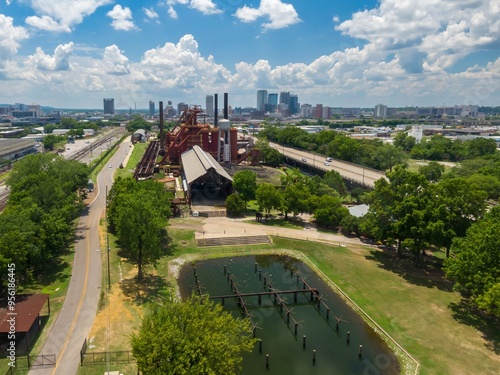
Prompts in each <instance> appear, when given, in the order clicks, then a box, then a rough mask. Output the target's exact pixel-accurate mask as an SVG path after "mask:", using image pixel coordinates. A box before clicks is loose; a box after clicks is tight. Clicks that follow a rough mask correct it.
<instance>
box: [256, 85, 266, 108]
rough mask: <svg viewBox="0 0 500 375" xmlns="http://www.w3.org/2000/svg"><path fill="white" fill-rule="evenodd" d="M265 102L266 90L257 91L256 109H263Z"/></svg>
mask: <svg viewBox="0 0 500 375" xmlns="http://www.w3.org/2000/svg"><path fill="white" fill-rule="evenodd" d="M267 103H268V99H267V90H259V91H257V111H265V109H266V104H267Z"/></svg>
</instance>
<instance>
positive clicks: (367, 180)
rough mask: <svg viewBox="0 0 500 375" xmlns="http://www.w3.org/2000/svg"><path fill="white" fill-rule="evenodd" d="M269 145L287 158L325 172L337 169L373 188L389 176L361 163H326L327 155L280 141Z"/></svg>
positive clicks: (340, 161) (344, 174)
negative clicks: (285, 144)
mask: <svg viewBox="0 0 500 375" xmlns="http://www.w3.org/2000/svg"><path fill="white" fill-rule="evenodd" d="M269 146H271V147H273V148H275V149H276V150H278V151H279V152H280V153H282V154H283V155H285V156H286V157H287V158H289V159H292V160H294V161H296V162H297V163H303V164H304V165H307V166H309V167H313V168H316V169H319V170H322V171H325V172H328V171H331V170H335V171H337V172H338V173H340V175H341V176H342V177H343V178H344V179H346V180H349V181H352V182H354V183H356V184H359V185H361V186H365V187H369V188H373V187H374V185H375V181H377V180H379V179H381V178H387V177H386V176H385V173H384V172H382V171H378V170H376V169H372V168H367V167H364V166H362V165H359V164H354V163H350V162H346V161H343V160H338V159H333V160H332V161H331V162H328V164H329V165H325V159H326V157H325V156H324V155H320V154H315V153H313V152H309V151H305V150H299V149H295V148H292V147H286V146H283V145H280V144H278V143H274V142H269Z"/></svg>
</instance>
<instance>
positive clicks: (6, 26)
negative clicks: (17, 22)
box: [0, 14, 29, 66]
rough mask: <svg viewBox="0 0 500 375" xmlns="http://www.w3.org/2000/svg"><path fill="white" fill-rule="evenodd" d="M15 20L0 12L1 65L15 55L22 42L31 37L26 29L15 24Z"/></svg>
mask: <svg viewBox="0 0 500 375" xmlns="http://www.w3.org/2000/svg"><path fill="white" fill-rule="evenodd" d="M13 21H14V20H13V18H12V17H7V16H5V15H3V14H0V66H1V65H2V62H3V61H5V60H7V59H9V58H11V57H12V56H13V55H15V54H16V53H17V50H18V49H19V47H20V46H21V42H22V41H23V40H25V39H28V37H29V34H28V32H27V31H26V29H25V28H24V27H21V26H14V23H13Z"/></svg>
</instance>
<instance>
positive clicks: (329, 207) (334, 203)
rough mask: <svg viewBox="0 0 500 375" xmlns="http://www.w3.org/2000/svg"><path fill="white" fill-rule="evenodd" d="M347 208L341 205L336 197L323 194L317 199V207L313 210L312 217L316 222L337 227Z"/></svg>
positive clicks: (347, 212) (345, 214)
mask: <svg viewBox="0 0 500 375" xmlns="http://www.w3.org/2000/svg"><path fill="white" fill-rule="evenodd" d="M348 214H349V210H348V209H347V208H345V207H344V206H343V205H342V202H341V201H340V199H339V198H337V197H332V196H328V195H324V196H322V197H320V199H319V205H318V208H316V209H315V210H314V218H315V220H316V222H317V223H318V224H321V225H324V226H327V227H338V226H339V225H340V222H341V221H342V219H343V218H344V217H346V216H347V215H348Z"/></svg>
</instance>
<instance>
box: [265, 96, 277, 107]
mask: <svg viewBox="0 0 500 375" xmlns="http://www.w3.org/2000/svg"><path fill="white" fill-rule="evenodd" d="M267 102H268V103H269V104H271V105H274V106H276V105H278V94H269V95H267Z"/></svg>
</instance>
